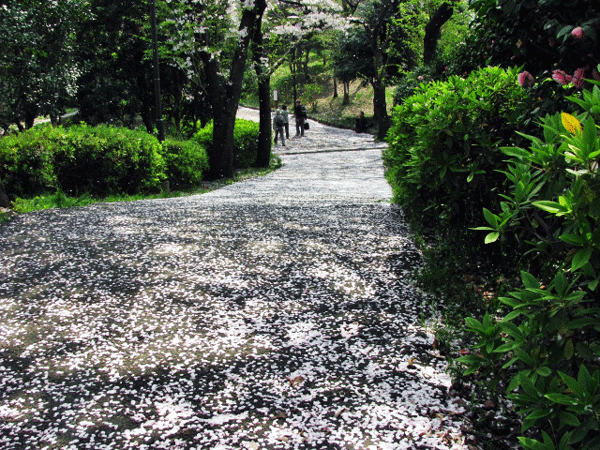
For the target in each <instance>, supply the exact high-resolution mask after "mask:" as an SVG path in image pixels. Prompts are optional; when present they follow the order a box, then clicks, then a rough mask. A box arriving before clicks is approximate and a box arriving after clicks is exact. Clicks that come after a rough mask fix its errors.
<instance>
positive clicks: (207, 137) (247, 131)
mask: <svg viewBox="0 0 600 450" xmlns="http://www.w3.org/2000/svg"><path fill="white" fill-rule="evenodd" d="M258 132H259V124H258V123H257V122H253V121H251V120H245V119H236V120H235V129H234V132H233V139H234V145H235V149H234V156H233V158H234V159H233V165H234V167H235V168H236V169H245V168H248V167H252V166H253V165H254V163H255V162H256V157H257V154H258ZM194 140H195V141H196V142H198V143H199V144H200V145H201V146H202V147H203V148H205V149H206V150H207V151H208V152H209V153H210V149H211V148H212V142H213V123H212V122H209V123H208V124H207V125H206V126H205V127H204V128H202V129H201V130H199V131H198V132H197V133H196V134H195V136H194Z"/></svg>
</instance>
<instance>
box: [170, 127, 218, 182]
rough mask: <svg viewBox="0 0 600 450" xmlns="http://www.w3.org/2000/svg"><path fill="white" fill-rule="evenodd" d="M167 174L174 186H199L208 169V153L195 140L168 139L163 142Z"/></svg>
mask: <svg viewBox="0 0 600 450" xmlns="http://www.w3.org/2000/svg"><path fill="white" fill-rule="evenodd" d="M162 148H163V153H162V156H163V158H164V160H165V165H166V170H165V173H166V176H167V180H169V182H170V185H171V187H172V188H177V187H187V186H197V185H198V184H200V182H201V181H202V179H203V176H204V174H205V173H206V172H207V171H208V154H207V153H206V150H205V149H204V147H202V146H201V145H200V144H199V143H198V142H196V141H194V140H186V141H180V140H176V139H167V140H165V141H164V142H163V144H162Z"/></svg>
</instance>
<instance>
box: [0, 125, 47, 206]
mask: <svg viewBox="0 0 600 450" xmlns="http://www.w3.org/2000/svg"><path fill="white" fill-rule="evenodd" d="M57 136H58V132H57V130H56V129H55V128H53V127H52V126H50V125H48V126H40V127H35V128H32V129H31V130H29V131H27V132H26V133H21V134H18V135H9V136H6V137H3V138H0V179H1V180H2V183H3V184H4V188H5V190H6V194H7V195H8V197H9V198H10V199H15V198H16V197H32V196H35V195H36V194H39V193H42V192H46V191H48V190H55V189H56V188H57V180H56V176H55V173H54V167H53V165H52V162H53V151H54V145H53V142H54V141H55V140H56V138H57Z"/></svg>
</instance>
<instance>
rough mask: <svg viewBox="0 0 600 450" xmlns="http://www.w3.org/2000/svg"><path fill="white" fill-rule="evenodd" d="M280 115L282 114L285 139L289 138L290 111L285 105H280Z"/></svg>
mask: <svg viewBox="0 0 600 450" xmlns="http://www.w3.org/2000/svg"><path fill="white" fill-rule="evenodd" d="M281 115H282V116H283V128H284V130H285V137H286V139H289V138H290V112H289V111H288V109H287V105H283V106H282V107H281Z"/></svg>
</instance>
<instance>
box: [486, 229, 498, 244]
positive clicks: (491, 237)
mask: <svg viewBox="0 0 600 450" xmlns="http://www.w3.org/2000/svg"><path fill="white" fill-rule="evenodd" d="M499 237H500V233H499V232H497V231H494V232H492V233H489V234H488V235H487V236H486V237H485V241H484V242H485V243H486V244H491V243H493V242H496V241H497V240H498V238H499Z"/></svg>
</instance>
